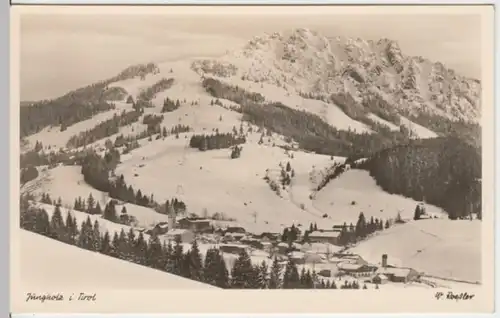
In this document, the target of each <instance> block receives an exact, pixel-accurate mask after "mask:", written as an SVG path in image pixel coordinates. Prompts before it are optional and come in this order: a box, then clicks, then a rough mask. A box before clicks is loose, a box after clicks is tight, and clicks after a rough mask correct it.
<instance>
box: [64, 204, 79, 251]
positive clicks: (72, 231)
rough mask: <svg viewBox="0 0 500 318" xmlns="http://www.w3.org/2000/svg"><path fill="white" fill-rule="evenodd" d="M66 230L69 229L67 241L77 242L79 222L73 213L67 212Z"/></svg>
mask: <svg viewBox="0 0 500 318" xmlns="http://www.w3.org/2000/svg"><path fill="white" fill-rule="evenodd" d="M66 231H67V243H69V244H76V237H77V236H78V224H76V222H75V220H74V219H73V216H72V215H71V213H69V211H68V213H67V214H66Z"/></svg>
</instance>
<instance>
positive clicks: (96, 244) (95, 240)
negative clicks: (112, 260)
mask: <svg viewBox="0 0 500 318" xmlns="http://www.w3.org/2000/svg"><path fill="white" fill-rule="evenodd" d="M92 250H94V251H96V252H99V251H100V250H101V232H100V229H99V222H98V221H97V220H95V221H94V227H93V231H92Z"/></svg>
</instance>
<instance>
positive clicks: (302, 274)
mask: <svg viewBox="0 0 500 318" xmlns="http://www.w3.org/2000/svg"><path fill="white" fill-rule="evenodd" d="M299 281H300V288H306V268H305V267H302V270H301V271H300V279H299Z"/></svg>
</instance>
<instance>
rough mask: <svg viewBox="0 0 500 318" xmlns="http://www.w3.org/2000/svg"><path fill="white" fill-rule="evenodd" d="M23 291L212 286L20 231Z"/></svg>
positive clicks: (199, 287) (194, 287) (196, 287)
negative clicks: (32, 289)
mask: <svg viewBox="0 0 500 318" xmlns="http://www.w3.org/2000/svg"><path fill="white" fill-rule="evenodd" d="M19 236H20V237H19V239H20V247H21V251H20V258H21V259H20V262H19V263H17V264H19V265H20V266H21V268H20V273H21V281H22V283H21V284H22V287H23V288H34V289H43V290H50V289H52V290H54V291H57V290H58V289H64V288H68V289H74V290H79V289H82V290H85V289H88V288H90V289H93V288H94V289H95V288H96V286H98V287H99V289H205V288H211V289H216V287H213V286H210V285H207V284H203V283H199V282H196V281H192V280H189V279H185V278H183V277H180V276H176V275H172V274H169V273H165V272H161V271H158V270H155V269H151V268H147V267H144V266H140V265H136V264H133V263H130V262H126V261H123V260H119V259H116V258H112V257H109V256H105V255H101V254H99V253H94V252H91V251H87V250H83V249H80V248H78V247H75V246H71V245H67V244H64V243H61V242H58V241H56V240H52V239H50V238H47V237H44V236H42V235H39V234H35V233H32V232H28V231H25V230H20V235H19Z"/></svg>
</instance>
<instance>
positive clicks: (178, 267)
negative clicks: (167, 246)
mask: <svg viewBox="0 0 500 318" xmlns="http://www.w3.org/2000/svg"><path fill="white" fill-rule="evenodd" d="M183 256H184V248H183V246H182V242H181V238H180V237H179V236H176V237H175V246H174V253H173V254H172V260H173V272H172V273H174V274H176V275H181V274H182V263H183Z"/></svg>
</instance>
